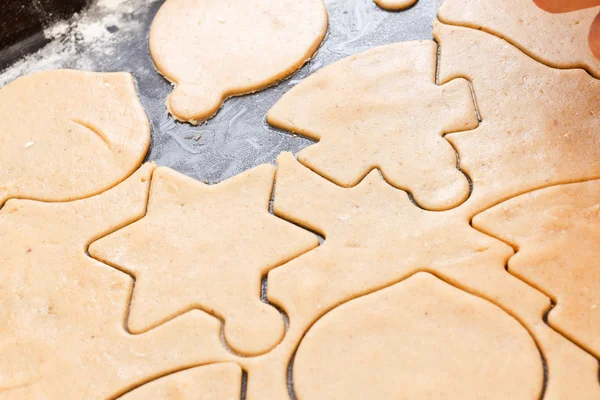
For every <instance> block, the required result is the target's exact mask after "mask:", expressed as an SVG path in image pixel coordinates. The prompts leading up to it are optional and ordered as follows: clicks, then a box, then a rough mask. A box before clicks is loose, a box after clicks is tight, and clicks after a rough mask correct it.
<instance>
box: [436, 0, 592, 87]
mask: <svg viewBox="0 0 600 400" xmlns="http://www.w3.org/2000/svg"><path fill="white" fill-rule="evenodd" d="M598 11H599V9H598V7H596V8H590V9H587V10H581V11H573V12H569V13H561V14H552V13H548V12H546V11H544V10H542V9H541V8H539V7H537V6H536V5H535V3H534V2H533V0H531V1H529V0H445V1H444V3H443V4H442V6H441V7H440V10H439V13H438V18H439V19H440V21H442V22H444V23H447V24H452V25H462V26H468V27H471V28H475V29H481V30H483V31H486V32H489V33H492V34H494V35H496V36H499V37H501V38H504V39H506V40H508V41H509V42H511V43H513V44H514V45H516V46H517V47H519V48H520V49H521V50H523V51H524V52H525V53H527V54H529V55H531V56H532V57H533V58H535V59H536V60H538V61H540V62H542V63H544V64H547V65H550V66H554V67H558V68H585V69H587V70H588V71H590V72H591V73H592V74H593V75H594V76H596V77H600V60H598V59H596V58H595V57H594V55H593V53H592V51H591V50H590V47H589V44H588V35H589V30H590V25H591V24H592V21H593V20H594V17H596V15H598ZM489 68H493V69H494V63H489Z"/></svg>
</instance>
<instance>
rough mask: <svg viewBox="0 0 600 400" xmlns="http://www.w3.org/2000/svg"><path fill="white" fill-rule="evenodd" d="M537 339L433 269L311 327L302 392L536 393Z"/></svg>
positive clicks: (411, 395) (297, 375) (323, 395)
mask: <svg viewBox="0 0 600 400" xmlns="http://www.w3.org/2000/svg"><path fill="white" fill-rule="evenodd" d="M542 385H543V366H542V361H541V357H540V354H539V351H538V349H537V347H536V344H535V342H534V341H533V339H532V338H531V336H530V335H529V334H528V332H527V330H526V329H525V328H523V326H522V325H521V324H519V322H517V320H516V319H514V318H513V317H511V316H510V315H508V314H506V313H505V312H504V311H502V310H501V309H500V308H498V307H496V306H495V305H492V304H490V303H488V302H486V301H484V300H482V299H480V298H478V297H475V296H473V295H470V294H467V293H466V292H463V291H461V290H459V289H456V288H455V287H453V286H451V285H449V284H447V283H445V282H443V281H441V280H439V279H438V278H436V277H434V276H433V275H430V274H427V273H418V274H416V275H414V276H413V277H411V278H409V279H408V280H406V281H403V282H401V283H399V284H396V285H394V286H391V287H389V288H386V289H383V290H380V291H377V292H375V293H373V294H370V295H367V296H365V297H361V298H358V299H355V300H352V301H350V302H348V303H346V304H343V305H342V306H340V307H338V308H337V309H334V310H333V311H331V312H330V313H329V314H327V315H325V316H324V317H323V318H322V319H321V320H319V321H317V323H316V324H315V325H314V326H313V327H312V328H311V329H310V330H309V331H308V333H307V334H306V336H305V338H304V340H303V341H302V343H301V344H300V347H299V349H298V352H297V354H296V358H295V362H294V388H295V391H296V394H297V395H298V398H299V399H311V400H319V399H328V400H333V399H367V398H369V399H371V398H372V399H399V398H402V399H434V398H435V399H482V398H485V399H527V400H531V399H537V398H539V396H540V394H541V391H542Z"/></svg>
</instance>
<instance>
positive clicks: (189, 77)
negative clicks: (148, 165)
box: [150, 0, 327, 124]
mask: <svg viewBox="0 0 600 400" xmlns="http://www.w3.org/2000/svg"><path fill="white" fill-rule="evenodd" d="M326 32H327V10H326V9H325V5H324V4H323V1H322V0H230V1H223V0H168V1H166V2H165V3H164V4H163V5H162V7H161V8H160V10H159V11H158V14H156V17H155V19H154V22H153V23H152V28H151V30H150V52H151V54H152V58H153V59H154V63H155V65H156V67H157V68H158V70H159V71H160V73H162V74H163V75H164V76H165V77H166V78H167V79H168V80H169V81H171V82H172V83H173V84H174V85H175V90H174V91H173V93H171V95H170V96H169V98H168V99H167V108H168V109H169V112H170V113H171V114H172V115H173V117H175V118H176V119H178V120H180V121H186V122H190V123H192V124H197V123H199V122H202V121H205V120H207V119H209V118H210V117H212V116H213V115H214V114H215V113H216V112H217V111H218V110H219V108H220V107H221V104H222V103H223V101H224V100H225V99H226V98H228V97H231V96H237V95H241V94H245V93H251V92H255V91H258V90H261V89H264V88H265V87H267V86H269V85H272V84H274V83H276V82H278V81H280V80H282V79H283V78H285V77H287V76H288V75H290V74H291V73H293V72H294V71H296V70H298V69H299V68H300V67H301V66H302V65H303V64H304V63H305V62H306V61H308V60H309V59H310V58H311V57H312V56H313V54H314V53H315V52H316V50H317V48H318V47H319V45H320V44H321V41H322V40H323V38H324V37H325V33H326Z"/></svg>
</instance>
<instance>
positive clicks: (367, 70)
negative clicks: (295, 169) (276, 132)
mask: <svg viewBox="0 0 600 400" xmlns="http://www.w3.org/2000/svg"><path fill="white" fill-rule="evenodd" d="M436 58H437V45H436V44H435V43H434V42H433V41H424V42H404V43H397V44H392V45H387V46H381V47H377V48H374V49H371V50H368V51H366V52H364V53H361V54H357V55H353V56H351V57H348V58H346V59H344V60H341V61H338V62H337V63H335V64H332V65H330V66H327V67H325V68H323V69H321V70H319V71H318V72H316V73H315V74H313V75H312V76H310V77H309V78H307V79H305V80H303V81H302V82H300V83H299V84H298V85H296V86H295V87H294V88H293V89H291V90H290V91H289V92H287V93H286V94H285V95H284V96H283V97H282V98H281V99H280V100H279V101H278V102H277V103H276V104H275V105H274V106H273V108H272V109H271V110H270V111H269V113H268V115H267V121H268V122H269V123H270V124H271V125H274V126H276V127H277V128H281V129H286V130H288V131H292V132H295V133H299V134H301V135H305V136H308V137H310V138H312V139H315V140H319V143H317V144H315V145H312V146H310V147H308V148H307V149H305V150H303V151H301V152H300V153H299V155H298V159H299V160H300V162H302V163H303V164H304V165H306V166H308V167H310V168H311V169H312V170H314V171H317V172H318V173H319V174H321V175H323V176H325V177H327V178H328V179H330V180H332V181H334V182H336V183H337V184H339V185H342V186H344V187H350V186H354V185H356V184H357V183H358V182H359V181H360V180H361V179H362V178H363V177H364V176H365V175H366V174H367V173H368V172H369V171H371V170H372V169H373V168H379V169H380V170H381V172H382V173H383V175H384V176H385V178H386V180H387V181H388V182H390V183H391V184H392V185H394V186H395V187H397V188H400V189H404V190H407V191H409V192H410V193H411V194H412V195H413V197H414V199H415V201H416V202H417V204H419V205H420V206H421V207H423V208H425V209H430V210H444V209H449V208H452V207H455V206H457V205H459V204H460V203H462V202H463V201H465V200H466V199H467V197H468V196H469V182H468V180H467V178H466V177H465V175H464V174H463V173H462V172H460V171H459V170H458V169H457V159H456V153H455V151H454V149H453V148H452V146H451V145H450V144H449V143H448V141H446V140H445V139H444V138H443V136H442V135H443V134H444V133H447V132H456V131H463V130H468V129H472V128H475V127H476V126H477V116H476V114H475V107H474V104H473V99H472V96H471V91H470V89H469V83H468V82H467V81H466V80H464V79H457V80H454V81H452V82H450V83H448V84H446V85H443V86H438V85H436V84H435V74H436Z"/></svg>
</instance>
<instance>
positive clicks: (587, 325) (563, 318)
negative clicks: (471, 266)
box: [473, 181, 600, 357]
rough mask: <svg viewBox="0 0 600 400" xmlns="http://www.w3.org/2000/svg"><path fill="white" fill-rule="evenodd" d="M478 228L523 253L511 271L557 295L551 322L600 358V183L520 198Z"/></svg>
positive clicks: (483, 218)
mask: <svg viewBox="0 0 600 400" xmlns="http://www.w3.org/2000/svg"><path fill="white" fill-rule="evenodd" d="M473 226H475V227H476V228H477V229H480V230H483V231H485V232H489V234H491V235H493V236H495V237H498V238H499V239H501V240H503V241H505V242H507V243H509V244H511V245H512V246H515V247H516V248H518V249H519V251H518V253H517V254H516V255H515V256H514V257H513V258H511V259H510V261H509V263H508V268H509V272H511V273H512V274H514V275H516V276H517V277H519V278H521V279H523V280H525V281H527V282H528V283H530V284H531V285H533V286H535V287H537V288H539V289H540V290H541V291H543V292H544V293H546V294H548V295H550V296H552V297H553V298H554V300H555V302H556V307H554V308H553V309H552V311H550V314H548V322H549V324H550V325H551V326H552V327H553V328H555V329H557V330H558V331H559V332H561V333H563V334H565V335H566V336H567V337H569V338H571V339H572V340H573V341H575V342H576V343H578V344H579V345H581V346H583V347H584V348H585V349H587V350H588V351H590V352H591V353H592V354H594V355H595V356H596V357H600V242H599V241H598V238H600V181H590V182H585V183H573V184H569V185H560V186H554V187H550V188H545V189H541V190H538V191H535V192H533V193H528V194H525V195H521V196H519V197H516V198H514V199H511V200H508V201H507V202H505V203H502V204H500V205H498V206H496V207H494V208H492V209H490V210H487V211H485V212H484V213H482V214H479V215H478V216H476V217H475V218H474V219H473Z"/></svg>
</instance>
